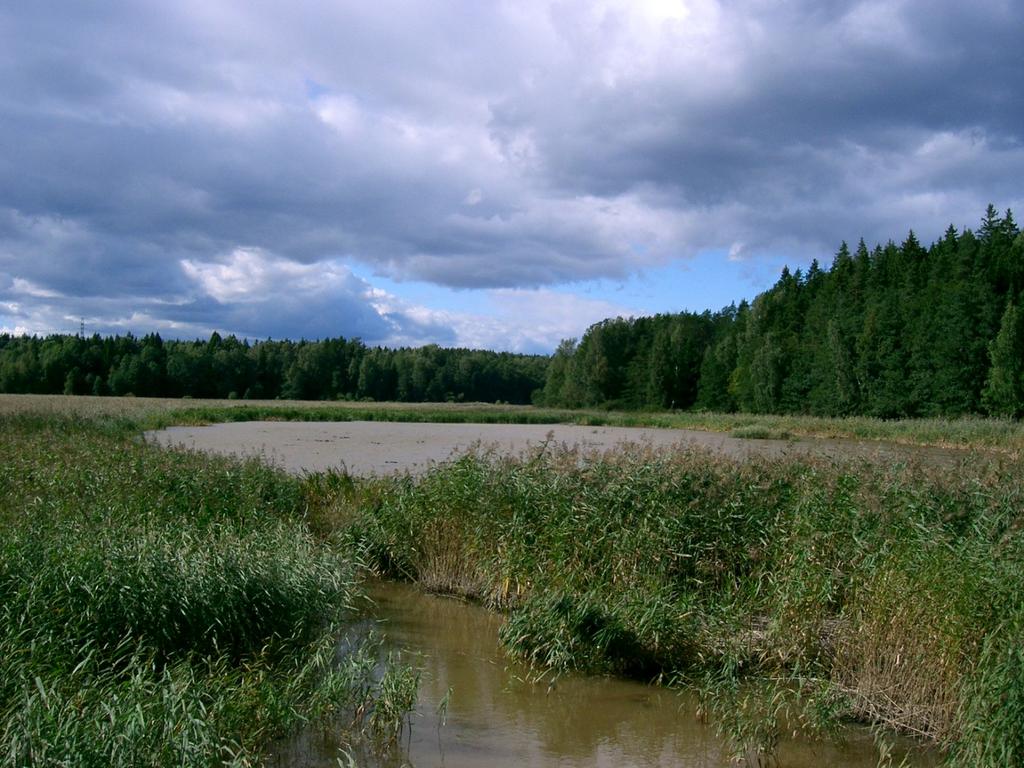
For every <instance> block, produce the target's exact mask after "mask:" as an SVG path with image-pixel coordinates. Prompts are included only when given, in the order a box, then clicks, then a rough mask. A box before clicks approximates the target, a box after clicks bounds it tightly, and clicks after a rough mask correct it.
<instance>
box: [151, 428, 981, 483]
mask: <svg viewBox="0 0 1024 768" xmlns="http://www.w3.org/2000/svg"><path fill="white" fill-rule="evenodd" d="M145 437H146V439H147V440H148V441H151V442H154V443H156V444H158V445H162V446H165V447H183V448H186V449H192V450H198V451H204V452H209V453H217V454H224V455H234V456H242V457H257V458H261V459H263V460H264V461H267V462H268V463H270V464H273V465H275V466H278V467H281V468H282V469H284V470H286V471H288V472H292V473H296V474H302V473H312V472H322V471H325V470H329V469H342V468H343V469H345V470H346V471H348V472H349V473H351V474H353V475H385V474H394V473H405V472H409V473H411V474H420V473H422V472H424V471H426V470H427V469H428V468H429V467H430V466H431V464H434V463H437V462H444V461H449V460H451V459H453V458H456V457H458V456H459V455H462V454H464V453H466V452H467V451H468V450H470V449H471V448H473V447H474V446H480V447H482V448H485V449H489V450H493V451H495V452H498V453H501V454H505V455H517V454H521V453H524V452H527V451H530V450H536V449H537V448H538V447H540V446H542V445H543V444H545V443H548V444H549V445H565V446H569V447H578V448H579V449H581V450H583V451H596V452H603V451H607V450H611V449H614V448H616V447H618V446H622V445H624V444H630V443H632V444H639V445H649V446H652V447H655V448H678V449H680V450H682V449H686V448H702V449H706V450H709V451H712V452H714V453H717V454H721V455H725V456H730V457H733V458H740V459H742V458H747V457H752V456H771V457H777V456H785V455H803V456H806V455H816V456H822V457H825V458H834V459H867V460H872V461H907V460H922V461H924V462H926V463H931V464H941V465H949V466H952V465H955V464H957V463H959V461H961V460H962V459H963V457H964V456H965V455H966V454H965V452H963V451H958V450H954V449H944V448H930V447H928V448H925V447H916V446H907V445H896V444H890V443H876V442H858V441H853V440H819V439H798V440H760V439H758V440H753V439H747V438H738V437H732V436H730V435H726V434H721V433H715V432H701V431H697V430H687V429H655V428H641V427H588V426H576V425H568V424H434V423H422V422H384V421H345V422H287V421H248V422H230V423H223V424H211V425H208V426H200V427H170V428H168V429H163V430H158V431H152V432H147V433H146V435H145Z"/></svg>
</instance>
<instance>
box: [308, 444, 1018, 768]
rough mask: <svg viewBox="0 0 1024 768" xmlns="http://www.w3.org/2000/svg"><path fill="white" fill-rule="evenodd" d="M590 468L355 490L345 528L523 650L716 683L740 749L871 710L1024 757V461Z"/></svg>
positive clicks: (975, 752)
mask: <svg viewBox="0 0 1024 768" xmlns="http://www.w3.org/2000/svg"><path fill="white" fill-rule="evenodd" d="M579 458H580V457H579V456H578V455H577V454H575V453H567V454H559V453H557V452H556V453H552V452H550V451H546V452H538V453H536V454H535V455H533V456H531V457H526V458H524V459H521V460H502V459H495V458H493V457H485V456H479V457H474V456H469V457H466V458H463V459H461V460H459V461H457V462H456V463H454V464H452V465H449V466H442V467H437V468H435V469H433V470H432V471H431V472H430V473H428V474H427V475H426V476H424V477H423V478H422V479H418V480H413V479H408V478H406V479H397V480H387V481H361V482H355V483H352V484H350V485H348V486H346V487H347V488H348V491H347V492H339V493H338V494H337V496H336V500H335V508H336V509H337V510H338V512H337V520H336V525H337V526H347V527H348V530H349V535H350V536H352V538H353V539H354V541H355V543H356V544H358V546H359V547H361V548H362V550H363V552H364V553H365V556H366V558H367V559H368V560H369V561H370V562H372V563H373V564H374V565H375V567H376V568H377V569H378V570H379V571H380V572H382V573H385V574H387V575H391V576H395V577H399V578H407V579H413V580H417V581H420V582H421V583H423V584H425V585H426V586H428V587H430V588H432V589H436V590H440V591H451V592H456V593H460V594H463V595H467V596H470V597H473V598H476V599H479V600H481V601H483V602H484V603H486V604H488V605H491V606H493V607H496V608H499V609H503V610H506V611H508V620H507V622H506V624H505V626H504V629H503V631H502V639H503V641H504V642H505V644H506V646H507V647H508V649H509V650H510V651H511V652H512V653H514V654H515V655H518V656H520V657H522V658H525V659H528V660H530V661H532V662H534V663H536V664H538V665H541V666H543V667H547V668H553V669H556V670H559V669H577V670H583V671H588V672H597V673H612V674H626V675H631V676H636V677H640V678H642V679H661V680H674V681H676V682H678V683H680V684H686V685H689V686H697V688H698V689H699V690H701V691H702V692H703V695H704V698H705V702H706V707H707V709H708V711H710V712H711V713H712V715H713V717H712V720H713V722H715V723H716V724H717V725H718V726H719V727H720V728H721V729H723V731H725V732H726V733H727V734H728V735H731V736H732V737H733V738H734V739H735V742H736V744H737V748H738V749H739V750H740V752H741V753H742V754H747V755H751V754H755V755H756V754H762V753H763V751H764V750H766V749H767V750H770V748H771V745H772V744H773V743H774V742H775V740H776V739H777V738H778V735H779V729H780V728H782V727H784V726H785V727H787V728H790V727H795V728H798V729H799V728H802V729H804V730H805V731H806V732H809V733H813V734H819V733H827V732H831V731H833V730H835V728H836V727H837V726H838V724H839V723H841V722H843V721H844V720H847V719H854V720H859V721H866V722H871V723H875V724H878V725H880V726H884V727H887V728H894V729H897V730H901V731H905V732H908V733H912V734H917V735H919V736H921V737H923V738H925V739H927V740H930V741H933V742H935V743H937V744H939V745H940V746H941V747H942V748H944V749H946V750H948V752H949V760H950V762H951V763H952V764H954V765H963V766H968V765H970V766H997V765H998V766H1004V765H1011V766H1020V765H1022V764H1024V763H1022V762H1021V761H1022V760H1024V751H1022V750H1021V749H1020V746H1021V743H1022V741H1021V739H1022V738H1024V736H1022V734H1024V708H1022V701H1024V663H1022V661H1024V657H1022V656H1021V650H1020V649H1021V647H1022V645H1021V641H1022V636H1021V631H1020V630H1021V626H1022V622H1024V590H1022V589H1021V584H1024V533H1022V531H1021V525H1022V521H1024V518H1022V517H1021V515H1022V509H1021V501H1022V499H1024V464H1022V463H1021V462H1020V461H1019V460H1012V461H1011V460H1007V461H1006V462H1004V464H1002V465H1001V466H993V465H992V464H991V463H983V462H979V463H978V465H977V466H978V467H982V466H984V467H985V468H984V469H977V470H974V469H972V468H971V466H972V465H971V464H970V463H965V464H964V465H963V466H962V467H961V468H959V470H958V471H955V472H949V471H948V470H940V469H936V468H932V467H927V466H895V467H881V466H878V465H871V464H867V463H857V464H832V463H826V462H820V461H792V460H785V461H783V460H772V461H769V460H755V461H746V462H742V463H737V462H733V461H729V460H725V459H718V458H714V457H713V456H711V455H709V454H706V453H701V452H699V451H693V452H688V453H674V454H670V453H656V452H645V451H634V452H631V453H622V454H618V455H612V456H606V457H604V458H597V459H591V460H590V461H588V462H584V463H581V462H580V461H579ZM323 482H325V483H326V482H327V481H323ZM336 488H339V489H340V488H341V484H336ZM320 514H321V515H327V514H328V511H327V510H321V512H320ZM321 524H322V525H327V526H328V527H329V522H322V523H321ZM1015 761H1016V762H1015Z"/></svg>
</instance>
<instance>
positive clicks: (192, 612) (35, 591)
mask: <svg viewBox="0 0 1024 768" xmlns="http://www.w3.org/2000/svg"><path fill="white" fill-rule="evenodd" d="M0 467H2V468H3V470H2V472H0V525H2V527H3V530H4V536H3V539H2V542H0V764H3V765H11V766H28V765H55V766H56V765H60V766H91V765H103V766H109V765H115V766H116V765H121V766H155V765H168V766H169V765H175V766H199V765H213V764H230V765H250V764H255V763H256V762H258V761H259V758H260V755H261V753H262V750H263V749H264V748H265V747H266V746H267V744H268V743H269V741H270V740H271V739H273V738H275V737H279V736H281V735H283V734H286V733H288V732H290V731H293V730H295V729H296V728H298V727H300V726H303V725H305V724H309V723H312V722H316V721H322V720H326V719H328V718H331V719H339V720H340V722H342V723H351V724H352V727H353V728H354V729H359V728H360V727H361V726H362V725H363V724H364V723H365V724H366V725H367V727H369V723H370V720H369V718H370V717H372V716H373V713H374V711H375V710H376V709H377V708H378V706H380V707H381V708H382V709H383V710H384V711H385V712H387V713H388V717H389V718H390V719H382V718H381V717H380V716H378V717H377V718H376V719H374V721H373V723H374V728H375V729H376V730H383V725H379V724H378V723H383V724H386V723H390V722H393V721H394V719H395V714H394V713H395V712H397V711H400V708H401V707H402V706H403V705H404V702H405V699H403V700H402V701H391V700H390V699H389V698H388V691H387V690H385V689H384V688H382V685H381V682H382V679H391V678H392V677H394V676H395V675H396V674H400V673H401V670H396V671H391V672H388V671H387V670H385V672H384V674H383V678H382V677H381V675H382V673H381V670H380V668H379V665H378V664H377V663H376V656H375V653H376V651H375V650H374V649H372V648H369V647H363V646H362V645H361V643H360V642H359V641H358V639H356V638H353V639H352V641H351V643H350V644H349V645H348V647H349V649H350V651H349V653H348V654H347V655H345V657H344V658H340V659H339V658H338V653H337V648H338V643H339V637H340V636H341V635H343V634H344V633H345V632H346V627H347V624H346V620H347V616H348V615H349V614H350V612H351V610H352V608H353V607H354V604H355V602H356V601H357V600H358V599H359V590H358V563H357V562H356V561H355V560H354V558H353V557H352V556H351V554H350V553H346V552H342V551H340V550H338V549H337V548H334V547H331V546H328V545H327V544H326V543H325V542H324V541H323V540H321V539H320V538H319V537H317V536H315V535H314V534H313V533H312V532H311V531H310V530H309V527H308V526H307V524H306V522H305V519H304V518H305V493H304V490H303V488H302V486H301V483H300V481H298V480H296V479H294V478H290V477H288V476H286V475H284V474H282V473H279V472H275V471H273V470H270V469H267V468H265V467H263V466H261V465H259V464H258V463H255V462H248V463H244V464H243V463H238V462H233V461H228V460H221V459H211V458H207V457H203V456H198V455H193V454H186V453H181V452H161V451H158V450H156V449H154V448H151V447H148V446H145V445H143V444H141V443H140V442H139V441H137V440H136V439H134V438H133V436H132V433H131V432H129V431H126V430H125V428H124V426H123V424H121V422H119V421H117V420H113V421H97V420H94V419H83V418H67V417H60V416H54V415H21V416H3V417H0ZM407 698H408V695H406V699H407Z"/></svg>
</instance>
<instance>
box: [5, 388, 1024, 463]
mask: <svg viewBox="0 0 1024 768" xmlns="http://www.w3.org/2000/svg"><path fill="white" fill-rule="evenodd" d="M16 413H54V414H72V413H73V414H78V415H81V416H86V417H101V418H104V419H108V420H109V419H120V420H122V422H124V423H125V424H129V425H137V426H138V427H139V428H146V429H159V428H161V427H166V426H171V425H175V424H212V423H218V422H225V421H257V420H267V419H269V420H281V421H357V420H358V421H415V422H437V423H450V422H457V423H492V424H583V425H588V426H621V427H662V428H675V429H696V430H703V431H709V432H724V433H729V434H732V435H734V436H736V437H748V438H766V437H767V438H782V439H787V438H791V437H792V438H799V437H816V438H839V439H850V440H879V441H886V442H894V443H905V444H908V445H935V446H942V447H952V448H966V449H970V448H978V449H988V450H996V451H1000V452H1004V453H1009V454H1020V453H1021V451H1022V449H1024V422H1020V421H1014V420H1012V419H994V418H982V417H976V416H965V417H963V418H958V419H894V420H883V419H874V418H868V417H849V418H820V417H815V416H773V415H765V414H746V413H742V414H741V413H689V412H682V411H672V412H656V411H651V412H647V411H605V410H566V409H558V408H535V407H532V406H525V405H492V404H488V403H367V402H347V401H336V402H322V401H301V400H288V401H285V400H263V401H255V400H188V399H181V400H166V399H156V398H132V397H120V398H118V397H86V396H62V395H0V414H16Z"/></svg>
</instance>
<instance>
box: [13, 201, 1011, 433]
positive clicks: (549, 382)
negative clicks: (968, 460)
mask: <svg viewBox="0 0 1024 768" xmlns="http://www.w3.org/2000/svg"><path fill="white" fill-rule="evenodd" d="M1022 305H1024V234H1022V233H1021V231H1020V229H1019V228H1018V226H1017V224H1016V223H1015V222H1014V220H1013V215H1012V213H1011V212H1010V211H1007V212H1006V213H1005V215H1002V216H1000V215H999V213H998V212H997V211H996V210H995V208H994V207H993V206H989V207H988V210H987V211H986V213H985V216H984V217H983V218H982V221H981V224H980V226H979V228H978V229H977V231H974V230H971V229H964V230H962V231H957V230H956V229H955V228H954V227H953V226H950V227H949V228H948V229H947V230H946V232H945V234H944V235H943V237H942V238H941V239H939V240H937V241H936V242H934V243H932V244H931V245H930V246H928V247H927V248H925V247H924V246H923V245H922V244H921V243H920V242H919V241H918V239H917V237H916V236H915V235H914V233H913V232H910V233H909V234H908V236H907V238H906V239H905V240H904V241H903V242H902V243H901V244H899V245H897V244H895V243H894V242H892V241H890V242H888V243H886V244H885V245H884V246H882V245H878V246H875V247H874V248H873V249H870V250H869V249H868V247H867V245H866V244H865V243H864V241H863V240H861V241H860V243H859V244H858V245H857V247H856V248H855V249H853V250H851V249H850V248H849V247H848V246H847V245H846V243H843V244H842V245H841V246H840V247H839V249H838V251H837V253H836V254H835V258H834V260H833V262H832V264H831V266H829V267H827V268H822V267H821V266H820V265H819V264H818V262H817V261H815V262H813V263H812V264H811V265H810V267H809V268H808V269H807V270H806V271H802V270H799V269H798V270H796V271H795V272H790V270H789V269H788V268H787V269H784V270H783V271H782V274H781V276H780V277H779V280H778V282H777V283H776V284H775V285H774V286H773V287H772V288H770V289H769V290H767V291H765V292H764V293H761V294H759V295H758V296H757V297H756V298H755V299H754V300H753V301H752V302H750V303H747V302H745V301H744V302H741V303H740V304H739V305H735V304H733V305H730V306H728V307H726V308H724V309H722V310H720V311H717V312H710V311H706V312H702V313H694V312H680V313H675V314H661V315H655V316H653V317H637V318H628V319H624V318H614V319H608V320H604V321H602V322H600V323H596V324H595V325H592V326H591V327H590V328H589V329H587V331H586V333H584V334H583V336H582V338H580V339H579V340H578V341H577V340H576V339H567V340H565V341H563V342H562V343H561V344H560V345H559V347H558V349H557V350H556V351H555V353H554V354H553V355H551V356H543V355H520V354H512V353H505V352H501V353H498V352H489V351H482V350H468V349H447V348H442V347H438V346H436V345H428V346H425V347H421V348H417V349H411V348H401V349H386V348H382V347H373V348H371V347H368V346H366V345H365V344H364V343H363V342H361V341H360V340H358V339H344V338H334V339H325V340H321V341H298V342H293V341H271V340H267V341H261V342H256V343H253V344H250V343H249V342H247V341H245V340H239V339H237V338H235V337H234V336H228V337H226V338H222V337H221V336H220V335H219V334H217V333H214V334H213V335H212V336H211V337H210V338H209V339H208V340H206V341H201V340H197V341H173V340H167V341H165V340H163V339H161V337H160V336H159V335H157V334H150V335H147V336H144V337H142V338H136V337H134V336H132V335H131V334H128V335H125V336H113V337H101V336H98V335H94V336H92V337H91V338H82V337H79V336H72V335H53V336H47V337H44V338H38V337H34V336H33V337H27V336H18V337H15V336H10V335H0V392H27V393H66V394H94V395H106V394H112V395H126V394H134V395H139V396H162V397H184V396H189V397H211V398H224V397H244V398H278V397H281V398H294V399H306V400H316V399H339V398H345V399H372V400H397V401H404V402H439V401H445V400H452V401H463V400H464V401H478V402H496V401H503V402H509V403H528V402H531V401H532V402H534V403H537V404H542V405H549V406H559V407H570V408H579V407H604V408H626V409H675V408H679V409H688V408H699V409H705V410H712V411H745V412H753V413H809V414H815V415H823V416H848V415H870V416H878V417H883V418H893V417H905V416H910V417H914V416H953V415H959V414H965V413H988V414H994V415H1003V416H1017V417H1019V416H1024V306H1022Z"/></svg>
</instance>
